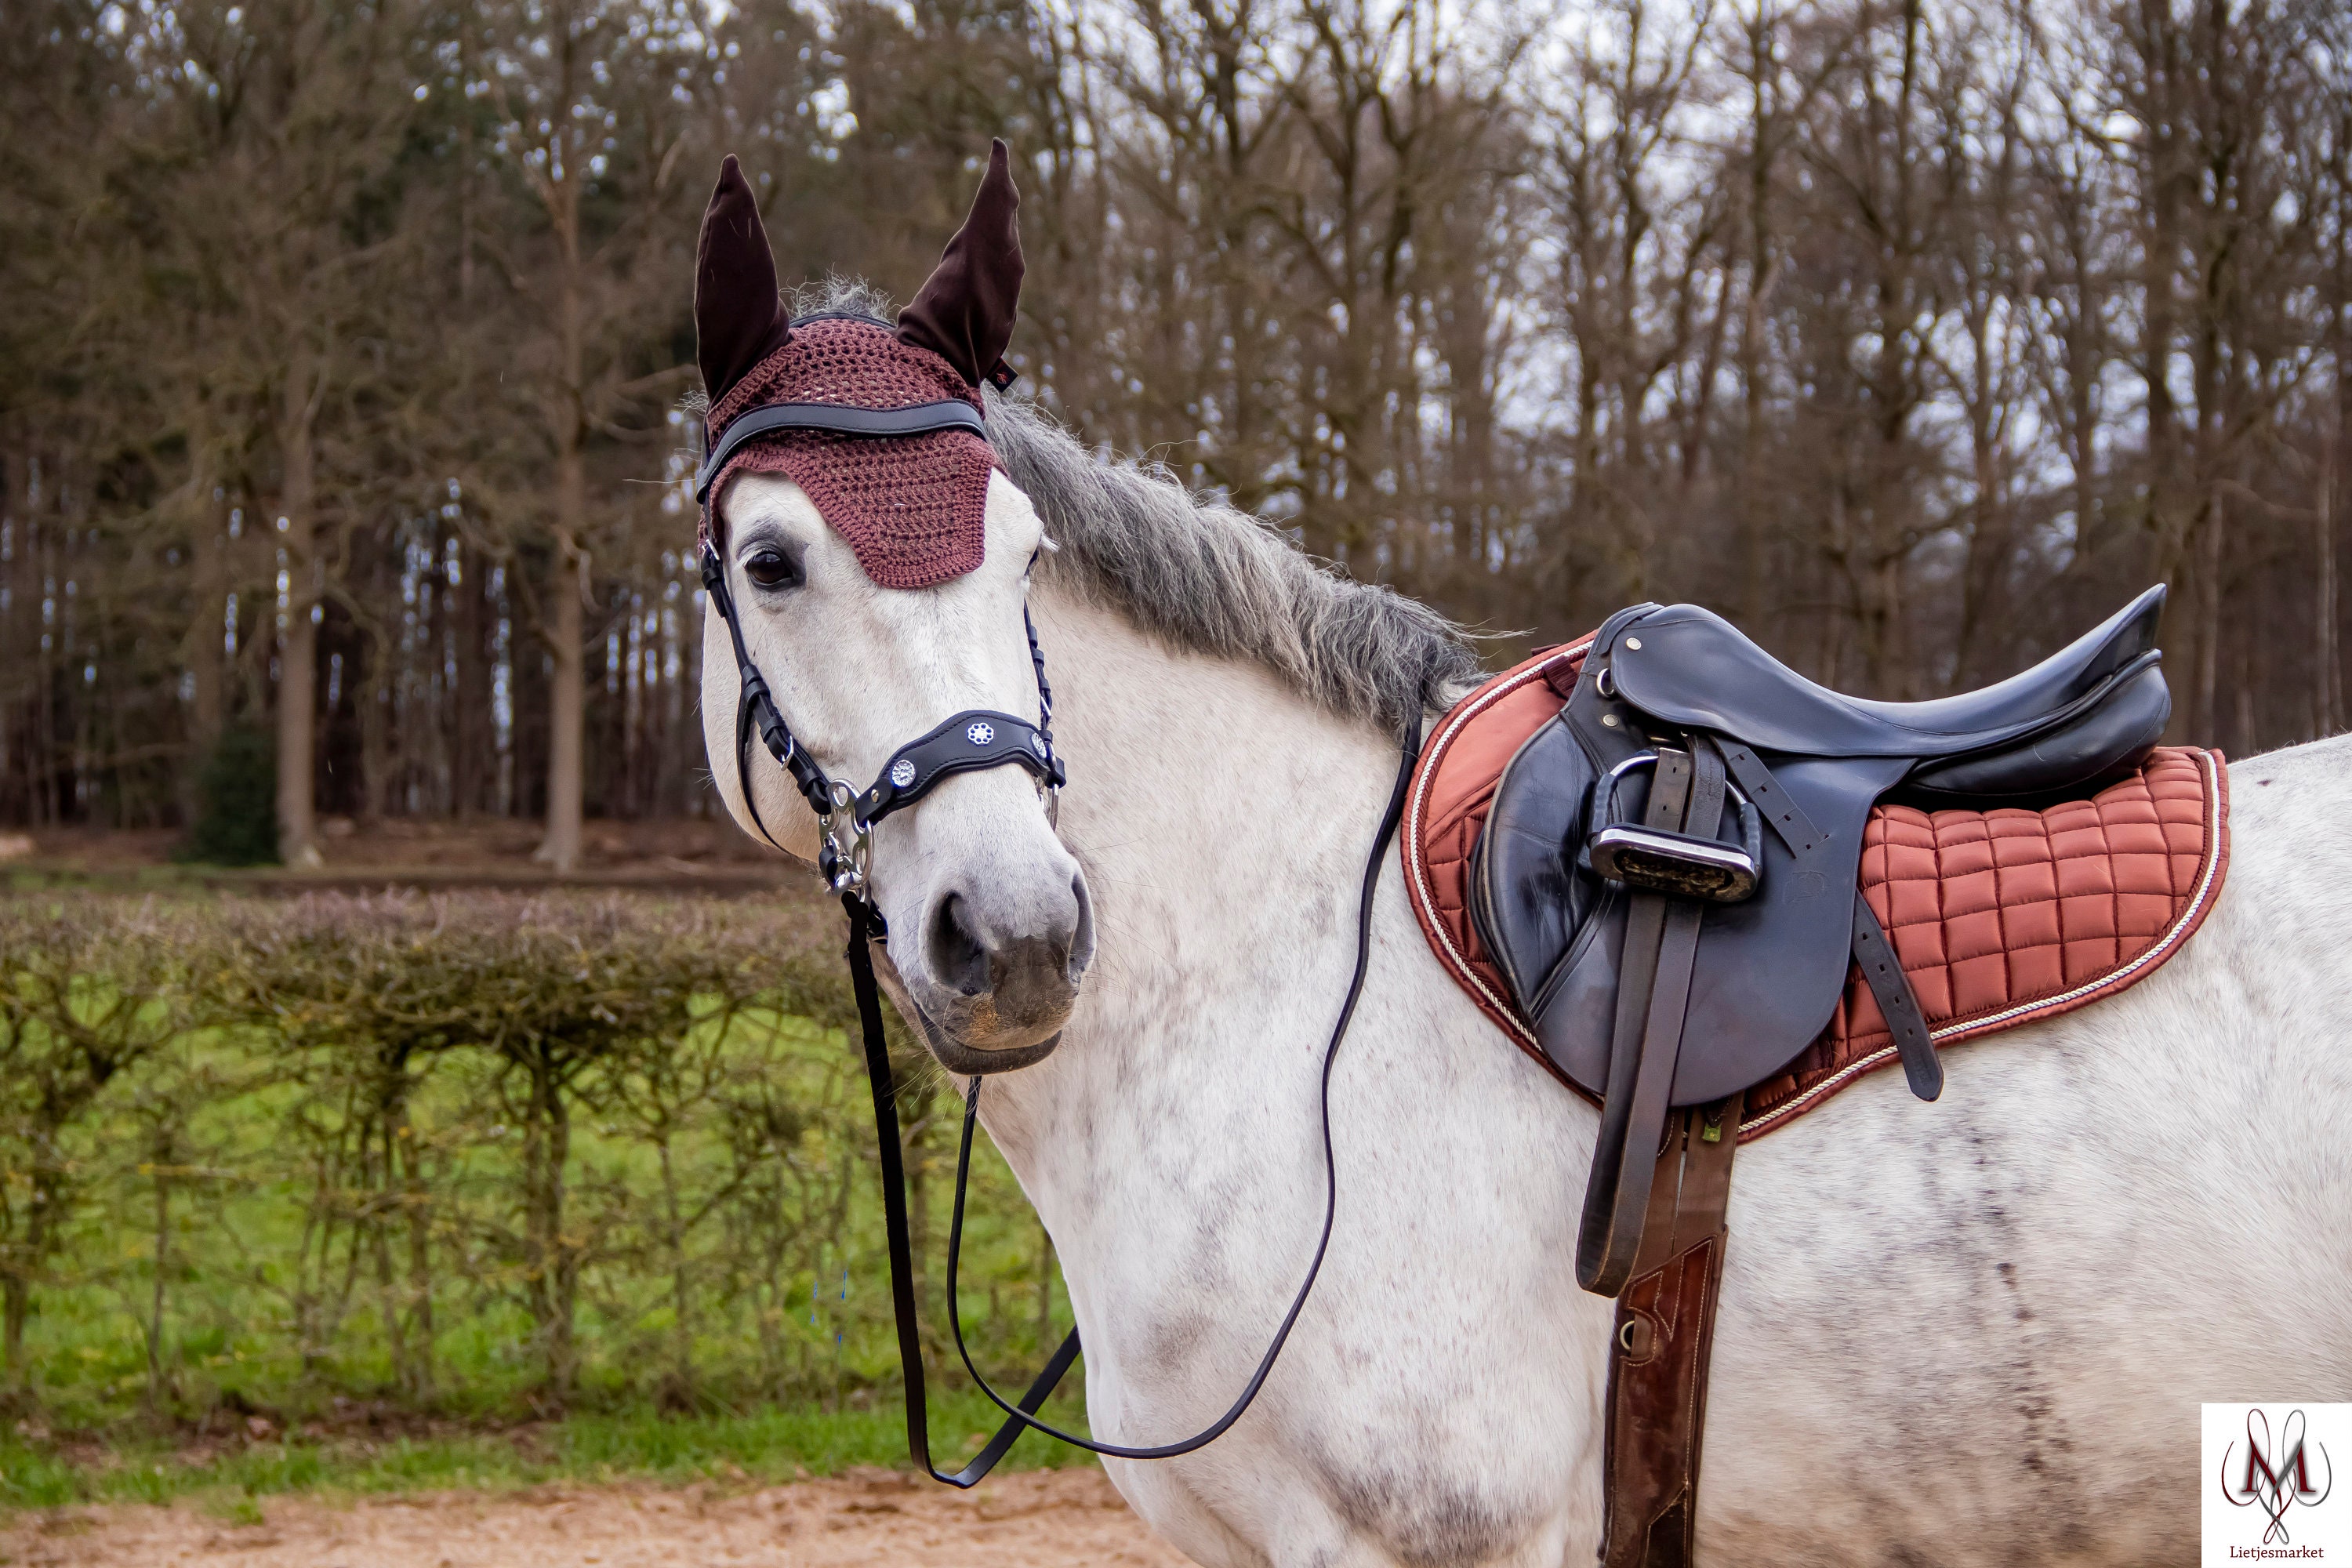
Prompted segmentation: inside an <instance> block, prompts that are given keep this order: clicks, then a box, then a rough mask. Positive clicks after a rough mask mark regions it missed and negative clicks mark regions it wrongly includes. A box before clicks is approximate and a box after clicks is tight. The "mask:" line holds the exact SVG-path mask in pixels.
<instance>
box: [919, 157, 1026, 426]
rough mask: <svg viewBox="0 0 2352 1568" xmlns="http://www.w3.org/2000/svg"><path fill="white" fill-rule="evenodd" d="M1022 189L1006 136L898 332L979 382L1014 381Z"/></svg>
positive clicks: (1003, 384) (967, 379)
mask: <svg viewBox="0 0 2352 1568" xmlns="http://www.w3.org/2000/svg"><path fill="white" fill-rule="evenodd" d="M1020 205H1021V193H1020V192H1018V191H1016V190H1014V189H1013V157H1012V154H1011V153H1008V152H1007V151H1006V150H1005V146H1004V143H1003V142H1001V141H999V142H991V143H990V144H989V149H988V173H987V174H985V175H983V176H982V179H981V182H980V194H979V195H976V196H974V197H973V198H972V202H971V216H969V217H967V218H965V219H964V220H963V226H962V227H961V228H960V229H958V230H956V237H954V238H953V239H951V240H949V241H948V247H947V250H946V251H945V252H944V253H943V254H942V255H941V256H940V265H939V268H938V269H937V270H935V271H934V272H932V274H931V279H930V281H929V282H928V283H926V284H924V285H923V290H922V292H921V293H919V294H918V295H916V296H915V302H914V303H913V304H911V305H908V307H907V308H906V309H905V310H901V311H899V312H898V337H899V340H900V341H901V342H908V343H912V344H914V345H915V346H916V347H917V348H924V349H929V350H930V351H931V352H932V353H935V354H937V355H939V356H940V358H941V359H943V360H945V361H947V362H948V363H950V364H951V365H953V366H955V368H956V370H957V372H958V373H959V374H961V375H962V377H963V378H964V380H965V381H966V382H968V383H970V384H972V385H974V386H978V385H979V384H981V382H982V379H983V378H985V379H987V380H990V381H993V382H995V383H996V384H997V385H998V386H1000V387H1003V386H1006V385H1009V384H1011V383H1012V380H1013V373H1012V371H1010V370H1009V369H1007V368H1006V367H1005V364H1004V349H1005V345H1006V344H1008V343H1010V342H1012V341H1013V318H1014V316H1015V314H1016V313H1017V312H1018V310H1019V309H1020V305H1021V273H1022V270H1023V263H1022V260H1021V230H1020V227H1019V226H1018V225H1017V224H1016V223H1015V222H1014V221H1013V212H1014V209H1015V208H1017V207H1019V206H1020Z"/></svg>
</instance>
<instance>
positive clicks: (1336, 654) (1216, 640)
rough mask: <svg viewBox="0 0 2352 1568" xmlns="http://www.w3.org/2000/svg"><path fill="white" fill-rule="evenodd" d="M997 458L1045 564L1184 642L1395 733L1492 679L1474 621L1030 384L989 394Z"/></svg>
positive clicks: (831, 296) (882, 312) (853, 301)
mask: <svg viewBox="0 0 2352 1568" xmlns="http://www.w3.org/2000/svg"><path fill="white" fill-rule="evenodd" d="M791 305H792V309H793V314H795V315H809V314H814V313H815V312H817V311H821V310H856V311H859V312H861V313H864V314H868V315H873V316H877V317H879V318H880V319H882V320H884V321H887V320H889V319H890V315H891V311H890V303H889V300H887V298H885V297H884V296H883V295H881V294H880V293H878V292H877V290H875V289H872V288H870V287H869V286H867V285H866V284H865V283H862V282H858V281H856V280H853V279H837V278H836V279H826V280H825V281H824V283H822V284H816V285H812V286H809V287H805V288H803V289H796V290H795V291H794V292H793V297H792V300H791ZM987 401H988V428H989V440H990V443H991V445H992V446H993V447H995V448H996V456H997V460H998V461H999V462H1001V463H1003V465H1004V471H1005V474H1006V476H1007V477H1008V478H1010V479H1012V480H1013V483H1014V484H1016V485H1018V486H1020V487H1021V489H1022V491H1023V492H1024V494H1026V495H1027V496H1028V498H1029V500H1030V501H1031V503H1032V504H1033V505H1034V506H1035V507H1036V509H1037V514H1038V516H1039V517H1040V518H1042V519H1043V520H1044V521H1045V531H1046V533H1047V534H1048V535H1049V536H1050V537H1051V538H1052V539H1053V540H1054V542H1055V543H1056V544H1058V545H1060V546H1061V548H1060V550H1059V551H1056V552H1049V553H1048V555H1047V557H1046V559H1045V562H1044V563H1041V567H1040V569H1041V570H1042V571H1044V572H1045V574H1047V575H1048V577H1049V578H1051V579H1052V580H1054V581H1055V582H1058V583H1061V584H1066V585H1067V586H1069V587H1072V588H1074V589H1076V591H1078V592H1079V593H1081V594H1083V595H1087V597H1088V598H1090V599H1093V600H1095V601H1097V602H1098V603H1101V604H1103V605H1107V606H1108V607H1110V608H1113V609H1116V610H1118V611H1119V612H1121V613H1122V614H1124V615H1126V616H1128V617H1129V619H1131V620H1133V621H1134V622H1135V623H1136V624H1137V625H1138V626H1141V627H1142V628H1143V629H1144V630H1146V631H1149V632H1150V633H1152V634H1153V635H1155V636H1157V637H1160V638H1162V639H1163V640H1165V641H1166V642H1167V643H1168V644H1169V645H1170V646H1171V647H1178V648H1182V649H1185V650H1187V651H1189V652H1194V653H1203V654H1209V655H1213V656H1214V657H1217V658H1237V659H1249V660H1253V661H1255V662H1256V663H1258V664H1260V665H1263V666H1265V668H1268V669H1270V670H1272V671H1273V672H1274V673H1275V674H1276V675H1278V676H1280V677H1281V678H1282V679H1284V680H1285V681H1286V683H1287V684H1289V685H1290V686H1291V687H1292V688H1293V689H1296V690H1297V691H1298V692H1300V693H1301V694H1303V695H1304V696H1306V697H1307V698H1309V699H1311V700H1314V701H1315V702H1316V703H1317V704H1318V706H1320V707H1322V708H1324V709H1326V710H1328V711H1330V712H1332V713H1335V714H1338V715H1339V716H1341V717H1343V718H1348V719H1355V720H1360V721H1363V722H1365V723H1368V724H1370V725H1373V726H1375V727H1377V728H1379V729H1381V730H1384V731H1389V732H1391V733H1396V732H1399V731H1402V729H1403V728H1404V724H1405V721H1406V720H1407V719H1408V718H1409V717H1416V716H1418V715H1420V714H1421V713H1423V712H1424V711H1425V710H1428V709H1431V708H1444V707H1446V706H1449V705H1450V704H1452V702H1453V701H1454V700H1455V699H1456V698H1457V697H1459V696H1460V695H1461V694H1462V693H1463V692H1464V691H1465V690H1467V689H1469V688H1470V687H1471V686H1472V685H1473V684H1475V682H1476V681H1477V680H1478V679H1481V672H1480V670H1479V668H1478V658H1477V655H1476V654H1475V652H1474V651H1473V650H1472V648H1471V646H1470V642H1469V639H1468V637H1466V636H1465V634H1464V632H1463V631H1462V629H1461V628H1460V627H1459V626H1455V625H1454V623H1453V622H1452V621H1449V620H1447V619H1446V618H1445V617H1444V616H1441V615H1439V614H1438V613H1437V612H1436V611H1435V610H1433V609H1431V608H1430V607H1429V606H1428V605H1423V604H1421V603H1419V602H1418V601H1416V600H1413V599H1409V598H1407V597H1405V596H1404V595H1402V594H1399V593H1397V592H1395V591H1394V590H1392V589H1390V588H1386V587H1381V586H1379V585H1377V584H1365V583H1357V582H1353V581H1351V580H1349V579H1348V578H1346V577H1343V576H1340V575H1339V574H1337V573H1335V572H1333V571H1331V570H1330V569H1329V568H1328V567H1326V566H1323V565H1321V564H1320V563H1317V562H1316V561H1314V560H1313V559H1311V558H1310V557H1309V556H1308V555H1307V553H1306V552H1304V551H1301V550H1299V549H1298V548H1297V546H1295V545H1293V544H1292V543H1291V542H1289V541H1287V540H1286V539H1284V538H1283V537H1282V535H1280V534H1279V533H1277V532H1276V531H1274V530H1273V529H1271V528H1269V527H1267V526H1266V525H1265V524H1264V523H1262V522H1259V521H1257V520H1256V519H1255V518H1252V517H1249V516H1246V515H1244V513H1242V512H1240V511H1237V510H1234V508H1232V507H1231V506H1228V505H1226V504H1225V503H1224V502H1223V501H1220V500H1213V499H1211V498H1208V497H1203V496H1199V495H1195V494H1193V493H1192V491H1191V490H1189V489H1186V488H1185V487H1184V485H1183V483H1182V482H1181V480H1179V479H1176V477H1175V476H1174V475H1172V474H1171V473H1169V472H1168V471H1167V470H1166V469H1165V468H1160V467H1159V466H1157V465H1147V464H1142V463H1138V462H1135V461H1132V460H1130V459H1127V458H1113V459H1103V458H1097V457H1096V456H1095V455H1094V454H1092V453H1090V452H1088V451H1087V449H1086V448H1085V447H1082V446H1080V445H1079V444H1078V442H1077V441H1076V439H1075V438H1074V437H1071V435H1070V434H1069V432H1068V431H1066V430H1065V429H1063V428H1062V426H1060V424H1059V423H1057V422H1056V421H1055V419H1054V417H1053V416H1051V415H1050V414H1047V413H1046V412H1045V410H1043V409H1041V408H1039V407H1038V406H1037V405H1035V404H1034V403H1031V402H1029V401H1028V400H1027V399H1026V398H1015V397H1000V396H996V395H993V394H991V395H989V397H988V400H987Z"/></svg>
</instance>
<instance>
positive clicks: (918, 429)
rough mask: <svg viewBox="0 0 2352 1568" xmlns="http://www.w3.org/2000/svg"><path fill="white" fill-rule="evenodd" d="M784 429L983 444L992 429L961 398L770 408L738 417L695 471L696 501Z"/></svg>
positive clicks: (707, 498) (975, 410)
mask: <svg viewBox="0 0 2352 1568" xmlns="http://www.w3.org/2000/svg"><path fill="white" fill-rule="evenodd" d="M780 430H823V431H827V432H830V433H831V434H834V435H836V436H928V435H930V434H931V433H932V432H934V431H938V430H969V431H971V433H972V434H973V435H975V436H977V437H980V438H981V439H982V440H983V441H984V440H986V439H987V438H988V426H987V425H986V424H984V423H983V422H982V419H981V417H980V410H979V409H977V408H974V407H973V406H972V405H971V404H969V403H966V402H964V401H962V400H961V398H949V399H947V400H946V401H944V402H940V403H918V404H915V405H912V406H911V407H907V408H847V407H844V406H843V405H840V404H837V403H771V404H767V405H762V406H761V407H758V408H754V409H752V410H751V411H750V412H749V413H746V414H743V415H740V416H738V417H737V418H736V419H734V420H733V421H732V422H730V424H729V425H728V426H727V434H726V435H725V436H723V437H719V444H718V445H717V446H716V447H712V448H711V449H710V451H709V455H708V456H706V457H705V458H703V459H702V467H701V468H698V469H697V470H695V475H694V499H695V500H697V501H699V502H707V501H708V500H709V496H710V483H711V481H712V480H713V479H717V478H718V477H719V471H720V470H721V469H723V468H726V467H727V464H728V461H729V459H730V458H733V457H734V456H735V454H736V453H737V452H740V451H741V450H742V449H743V447H746V446H748V445H749V444H750V443H751V442H753V441H756V440H758V439H759V438H760V437H762V436H773V435H775V434H776V433H777V432H778V431H780Z"/></svg>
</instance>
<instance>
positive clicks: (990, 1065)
mask: <svg viewBox="0 0 2352 1568" xmlns="http://www.w3.org/2000/svg"><path fill="white" fill-rule="evenodd" d="M895 929H897V928H894V930H895ZM918 929H919V939H918V941H917V942H914V943H912V944H909V945H911V946H912V947H913V948H914V951H913V952H906V951H904V949H903V947H902V944H901V943H899V942H894V943H893V944H892V947H893V952H892V959H893V962H894V963H895V964H896V966H897V968H898V975H899V980H900V983H901V984H902V985H904V987H905V989H906V992H907V995H908V1000H909V1001H911V1002H912V1003H913V1004H914V1006H915V1010H916V1012H917V1013H918V1014H919V1016H920V1018H921V1021H922V1023H923V1026H924V1031H923V1032H924V1035H925V1037H926V1040H925V1043H926V1044H927V1045H929V1047H930V1048H931V1052H932V1054H933V1055H934V1056H936V1057H938V1058H940V1065H941V1066H943V1067H945V1068H947V1069H948V1070H949V1071H950V1072H953V1073H958V1074H969V1073H993V1072H1008V1071H1011V1070H1012V1069H1013V1068H1022V1067H1027V1066H1028V1065H1030V1064H1031V1063H1032V1062H1036V1061H1040V1060H1043V1059H1044V1058H1045V1057H1046V1056H1047V1055H1049V1054H1050V1053H1051V1052H1052V1051H1053V1049H1054V1047H1055V1045H1057V1044H1059V1043H1060V1039H1061V1032H1062V1026H1063V1025H1064V1024H1065V1023H1066V1022H1067V1021H1068V1020H1069V1016H1070V1010H1071V1009H1072V1008H1073V1007H1075V1006H1076V1005H1077V1000H1078V984H1079V982H1080V980H1081V979H1083V978H1084V976H1085V974H1086V970H1087V963H1088V962H1089V961H1091V960H1092V958H1093V957H1094V946H1095V931H1094V910H1093V902H1092V900H1091V899H1090V898H1089V897H1088V895H1087V882H1086V875H1085V873H1084V872H1082V871H1077V870H1076V869H1075V868H1073V869H1072V872H1071V875H1070V877H1069V879H1068V880H1067V882H1066V883H1060V884H1057V885H1055V886H1053V887H1050V888H1047V889H1042V890H1032V891H1030V892H1029V893H1028V895H1027V896H1025V897H1022V896H1016V895H1015V890H1014V889H1009V888H1006V887H1004V886H1003V885H1002V884H998V885H997V886H995V887H993V888H990V889H975V888H964V887H949V888H946V889H941V890H940V891H939V892H938V893H936V894H934V895H933V896H932V898H931V899H930V900H929V904H928V906H927V908H926V909H925V910H924V912H923V916H922V921H921V924H920V926H919V928H918Z"/></svg>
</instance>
